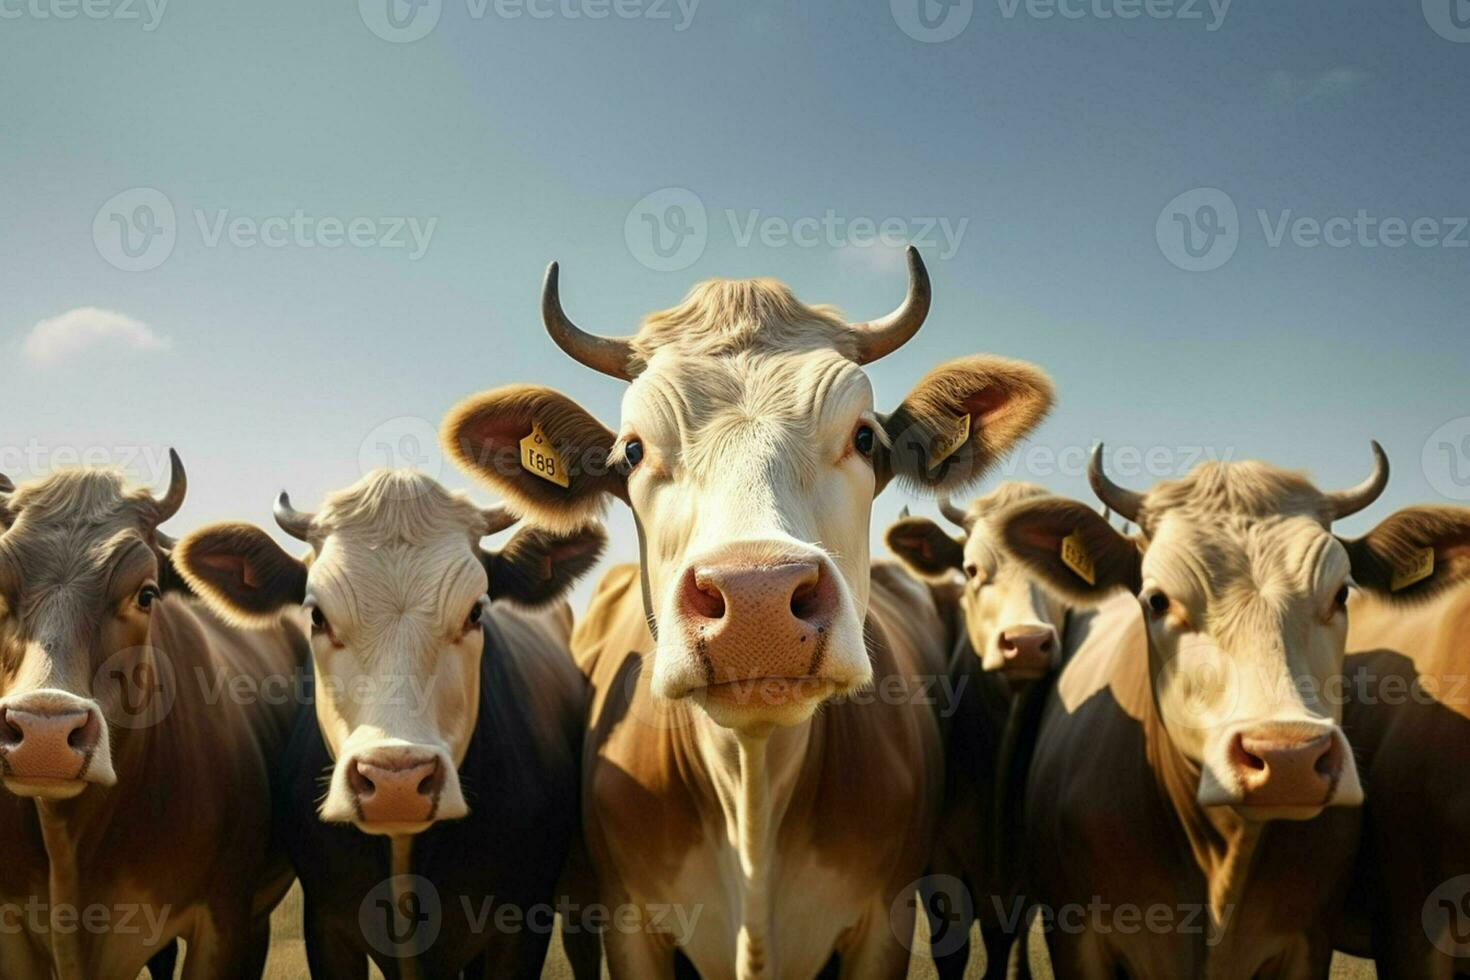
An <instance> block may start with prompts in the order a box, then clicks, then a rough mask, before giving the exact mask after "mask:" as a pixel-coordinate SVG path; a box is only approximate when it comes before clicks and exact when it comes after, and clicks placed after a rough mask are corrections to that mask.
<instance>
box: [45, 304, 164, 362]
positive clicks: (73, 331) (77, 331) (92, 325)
mask: <svg viewBox="0 0 1470 980" xmlns="http://www.w3.org/2000/svg"><path fill="white" fill-rule="evenodd" d="M104 344H118V345H120V346H123V347H126V348H128V349H129V350H136V351H150V350H167V349H168V348H169V346H170V341H169V339H168V338H167V337H160V336H159V335H158V334H156V333H154V332H153V329H152V328H151V327H149V326H148V325H147V324H146V323H143V322H142V321H140V320H135V319H133V318H132V317H130V316H127V315H126V314H123V313H117V312H114V311H113V310H102V309H98V308H97V307H95V306H79V307H77V308H76V309H74V310H68V311H67V312H65V313H63V314H61V315H60V316H53V317H51V318H50V319H47V320H42V321H41V322H40V323H38V324H36V325H35V326H34V327H32V328H31V332H30V333H28V334H26V338H25V340H24V342H23V343H22V345H21V353H22V354H23V355H24V356H25V359H26V360H27V361H29V362H30V363H32V364H35V365H46V364H55V363H56V362H57V361H61V360H64V359H65V358H67V357H70V356H71V355H72V354H76V353H80V352H81V351H84V350H89V349H91V348H93V347H98V346H101V345H104Z"/></svg>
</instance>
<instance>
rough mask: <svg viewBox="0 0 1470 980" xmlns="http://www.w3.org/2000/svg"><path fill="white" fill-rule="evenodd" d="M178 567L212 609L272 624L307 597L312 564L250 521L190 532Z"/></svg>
mask: <svg viewBox="0 0 1470 980" xmlns="http://www.w3.org/2000/svg"><path fill="white" fill-rule="evenodd" d="M172 560H173V563H174V567H175V568H177V569H178V570H179V574H180V575H182V576H183V579H184V582H185V583H186V584H187V585H188V586H189V588H191V589H193V590H194V592H195V594H197V595H198V596H200V597H201V598H202V599H203V600H204V601H205V602H206V603H208V604H209V606H210V608H211V609H213V610H214V611H215V612H217V613H219V614H220V615H221V616H223V617H224V618H225V619H226V620H228V621H230V622H233V623H237V624H239V625H241V626H256V627H259V626H266V625H269V624H270V623H272V622H274V621H275V618H276V616H277V615H278V614H279V613H280V611H281V610H282V609H285V608H286V607H288V606H299V605H300V604H301V603H302V602H304V601H305V599H306V564H305V563H304V562H302V561H300V560H298V559H296V558H293V557H291V556H290V555H288V554H286V552H285V551H283V550H282V549H281V546H280V545H278V544H276V543H275V541H274V540H272V539H271V536H270V535H269V534H266V533H265V532H264V531H262V530H261V529H260V528H258V527H254V526H252V525H250V524H215V525H213V526H211V527H205V528H201V529H199V530H198V531H194V532H191V533H190V534H187V535H185V536H184V537H183V538H182V539H181V540H180V541H179V543H178V545H177V546H176V547H175V548H174V549H173V554H172Z"/></svg>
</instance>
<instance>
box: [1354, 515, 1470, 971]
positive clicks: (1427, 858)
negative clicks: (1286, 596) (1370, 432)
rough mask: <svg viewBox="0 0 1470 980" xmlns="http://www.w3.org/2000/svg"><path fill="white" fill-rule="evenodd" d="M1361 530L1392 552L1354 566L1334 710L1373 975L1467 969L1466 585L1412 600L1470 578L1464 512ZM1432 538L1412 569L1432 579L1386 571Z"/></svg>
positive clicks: (1469, 665)
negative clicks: (1354, 822)
mask: <svg viewBox="0 0 1470 980" xmlns="http://www.w3.org/2000/svg"><path fill="white" fill-rule="evenodd" d="M1367 540H1368V541H1369V542H1370V543H1372V545H1373V546H1374V547H1376V548H1379V549H1392V550H1393V551H1394V552H1396V553H1397V554H1396V559H1395V560H1393V561H1390V562H1384V563H1378V564H1377V565H1376V566H1375V565H1372V564H1370V563H1368V562H1364V563H1363V567H1360V564H1359V563H1358V562H1357V561H1355V562H1354V564H1353V576H1354V578H1355V579H1357V581H1358V584H1359V585H1362V586H1364V587H1365V588H1366V589H1369V590H1370V595H1368V596H1364V597H1362V598H1360V599H1358V600H1356V601H1355V602H1354V603H1353V604H1352V606H1351V615H1352V626H1351V628H1350V629H1349V631H1348V640H1347V647H1348V649H1349V650H1350V651H1353V652H1352V653H1350V654H1349V656H1348V680H1349V683H1348V684H1347V686H1346V689H1345V701H1346V706H1345V708H1344V713H1343V728H1344V729H1345V730H1346V731H1347V733H1348V735H1349V737H1350V738H1351V739H1352V741H1353V748H1354V749H1355V750H1357V754H1358V758H1359V760H1360V762H1361V763H1362V767H1363V784H1364V789H1365V792H1366V794H1367V805H1366V807H1365V810H1364V818H1365V819H1364V847H1363V852H1362V856H1363V860H1362V861H1361V863H1360V868H1361V879H1360V881H1359V882H1358V884H1359V888H1358V889H1357V891H1358V892H1359V893H1361V894H1362V895H1363V896H1365V897H1366V899H1367V901H1366V903H1365V904H1366V909H1365V910H1364V911H1365V912H1366V920H1367V923H1368V926H1369V930H1368V931H1369V933H1370V935H1371V945H1372V953H1373V956H1374V958H1375V959H1376V960H1377V961H1378V966H1379V972H1380V975H1381V976H1384V977H1423V978H1425V980H1450V978H1451V977H1454V976H1461V977H1463V976H1466V975H1467V974H1470V781H1467V779H1466V778H1465V774H1467V773H1470V589H1467V588H1464V587H1460V588H1456V589H1454V590H1453V591H1451V592H1450V593H1449V594H1448V595H1446V596H1444V597H1443V598H1441V599H1438V600H1436V601H1433V602H1427V603H1418V604H1407V603H1413V600H1415V599H1418V598H1428V597H1430V596H1432V595H1433V593H1434V592H1435V590H1436V589H1438V588H1442V587H1444V585H1446V584H1448V583H1451V582H1453V581H1455V580H1462V579H1464V578H1465V577H1466V575H1467V574H1470V511H1467V510H1463V509H1458V508H1450V507H1437V508H1428V507H1426V508H1413V509H1410V510H1405V511H1400V512H1399V513H1397V514H1395V515H1393V516H1392V517H1391V518H1389V519H1388V520H1387V521H1385V522H1384V523H1383V524H1381V525H1379V527H1378V529H1377V530H1375V531H1374V532H1373V533H1372V534H1370V535H1369V536H1368V539H1367ZM1425 542H1433V544H1432V546H1431V545H1430V544H1427V543H1425ZM1430 547H1432V548H1433V556H1432V558H1431V559H1430V560H1429V561H1428V562H1425V563H1423V564H1420V565H1419V566H1418V571H1416V572H1415V573H1414V574H1415V575H1417V574H1419V572H1422V571H1423V570H1425V569H1426V568H1432V570H1433V573H1432V576H1431V577H1429V578H1425V579H1420V580H1417V581H1414V582H1412V583H1407V584H1406V582H1407V579H1408V578H1411V577H1413V576H1412V575H1411V576H1403V575H1398V576H1396V575H1395V573H1394V571H1393V569H1395V568H1396V567H1400V566H1402V567H1413V566H1414V559H1415V557H1416V555H1415V552H1417V556H1418V557H1420V558H1422V556H1423V555H1424V553H1425V550H1426V549H1428V548H1430ZM1396 577H1397V578H1398V579H1399V581H1398V583H1395V581H1394V579H1395V578H1396ZM1395 584H1398V585H1399V588H1398V589H1397V590H1395V589H1394V586H1395ZM1371 593H1377V595H1374V594H1371ZM1385 593H1386V594H1388V595H1390V596H1391V597H1392V599H1391V600H1389V601H1384V600H1383V599H1381V598H1379V597H1378V595H1382V594H1385ZM1406 600H1407V603H1406ZM1457 971H1458V972H1457Z"/></svg>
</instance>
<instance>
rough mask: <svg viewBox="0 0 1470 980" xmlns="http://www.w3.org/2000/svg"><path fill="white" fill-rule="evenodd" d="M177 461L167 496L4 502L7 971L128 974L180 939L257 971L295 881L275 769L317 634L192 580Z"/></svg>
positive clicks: (104, 478) (91, 485)
mask: <svg viewBox="0 0 1470 980" xmlns="http://www.w3.org/2000/svg"><path fill="white" fill-rule="evenodd" d="M172 460H173V482H172V484H171V485H170V487H169V491H168V493H167V494H166V495H165V496H163V497H162V498H160V499H156V500H155V499H154V498H153V497H152V496H150V495H149V494H148V493H147V492H145V491H140V490H129V489H127V488H126V487H125V485H124V482H123V478H122V476H121V475H120V474H118V473H116V472H112V471H108V470H75V471H68V472H59V473H56V474H53V475H51V476H48V477H46V478H44V479H41V480H37V481H35V482H32V483H27V484H23V485H22V486H20V487H19V488H18V489H16V490H14V491H13V492H10V493H5V494H4V495H3V496H0V783H3V786H4V791H3V792H0V839H3V840H4V841H5V844H4V847H3V858H0V861H3V869H4V870H3V873H0V924H3V926H4V928H0V973H3V975H4V976H5V977H6V978H7V980H10V978H17V980H32V978H37V980H40V978H49V977H53V976H54V977H60V978H62V980H93V978H98V977H129V978H131V977H134V976H136V975H137V974H138V971H139V970H141V969H142V968H143V966H144V964H145V963H146V962H148V961H149V960H150V959H151V958H153V957H154V956H155V955H159V954H162V955H163V956H164V958H165V968H166V965H167V962H171V956H170V946H171V944H172V942H173V940H174V939H175V938H176V937H181V938H183V939H184V940H185V941H186V942H187V944H188V953H187V955H186V957H185V961H184V974H183V975H184V976H185V977H186V978H189V980H196V978H226V977H249V976H258V975H259V971H260V969H261V967H262V965H263V964H264V962H265V955H266V947H267V945H268V943H269V938H270V924H269V914H270V910H271V908H272V907H274V905H275V904H276V903H277V902H278V901H279V900H280V898H281V897H282V896H283V895H284V894H285V892H286V889H287V887H288V886H289V885H290V882H291V873H290V868H289V866H288V865H287V863H286V859H285V855H284V852H283V851H282V850H281V849H280V848H279V847H278V846H277V845H275V844H273V843H272V841H271V834H270V814H271V797H270V772H271V767H272V766H273V765H274V762H275V760H276V758H277V757H278V756H279V754H280V752H281V749H282V747H283V745H284V742H285V739H286V736H287V733H288V731H289V728H290V724H291V719H292V717H293V715H294V713H295V710H296V700H295V698H294V697H293V696H292V694H293V692H294V690H295V688H294V687H293V686H292V683H291V681H292V677H293V674H294V672H295V671H296V670H297V668H298V667H299V666H300V665H301V664H302V663H303V662H304V661H305V657H306V649H307V646H306V638H305V636H304V635H303V634H302V633H301V632H300V631H298V630H296V629H294V628H292V627H290V626H288V625H284V624H280V623H276V624H273V625H272V626H271V627H270V628H268V629H266V630H264V631H261V632H250V633H247V632H242V631H239V630H235V629H231V628H229V627H227V626H225V625H223V624H222V623H221V622H220V621H219V620H217V619H215V618H214V617H213V616H212V615H211V614H210V613H209V612H208V611H207V610H205V609H204V607H203V606H202V605H201V604H200V603H199V602H198V601H197V600H195V599H193V598H191V597H190V596H189V594H188V593H187V591H186V590H184V589H183V587H182V584H181V583H180V581H179V579H178V577H177V575H176V573H175V571H174V569H173V567H172V564H171V561H170V558H169V554H168V549H169V546H170V544H169V541H168V539H167V538H166V537H165V536H164V535H163V534H162V533H161V532H160V531H158V526H159V525H160V524H162V523H163V522H164V521H166V520H168V519H169V518H170V517H172V516H173V515H174V514H175V513H176V512H177V511H178V509H179V507H180V505H181V504H182V503H183V498H184V490H185V478H184V471H183V467H182V466H181V465H180V463H179V461H178V457H177V456H173V457H172ZM157 965H158V964H157V963H155V964H154V966H157ZM170 972H171V971H170Z"/></svg>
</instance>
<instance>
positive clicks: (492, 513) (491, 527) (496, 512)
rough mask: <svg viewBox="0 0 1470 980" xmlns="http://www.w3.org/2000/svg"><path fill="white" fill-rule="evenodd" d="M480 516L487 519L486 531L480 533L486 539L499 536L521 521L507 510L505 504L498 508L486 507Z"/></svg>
mask: <svg viewBox="0 0 1470 980" xmlns="http://www.w3.org/2000/svg"><path fill="white" fill-rule="evenodd" d="M480 516H481V517H483V518H484V519H485V529H484V530H483V531H481V532H480V536H481V537H486V538H488V537H489V536H490V535H492V534H499V533H500V532H501V531H504V530H505V529H506V528H508V527H510V526H511V525H513V524H515V522H516V521H518V520H520V518H519V517H517V516H516V515H514V514H512V513H511V512H510V511H509V510H507V509H506V507H505V505H504V504H501V505H500V506H498V507H485V508H483V509H481V511H480Z"/></svg>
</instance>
